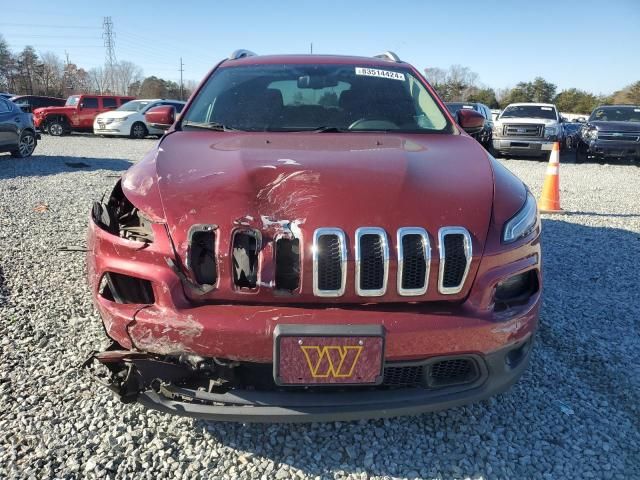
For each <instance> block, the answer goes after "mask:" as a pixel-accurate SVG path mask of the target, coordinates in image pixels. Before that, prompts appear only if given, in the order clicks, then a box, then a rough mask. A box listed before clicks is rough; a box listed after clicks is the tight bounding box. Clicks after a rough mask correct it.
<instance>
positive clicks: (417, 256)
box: [401, 234, 427, 290]
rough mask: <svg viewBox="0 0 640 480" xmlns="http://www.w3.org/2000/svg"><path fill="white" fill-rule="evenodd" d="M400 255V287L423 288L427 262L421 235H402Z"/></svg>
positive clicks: (407, 288)
mask: <svg viewBox="0 0 640 480" xmlns="http://www.w3.org/2000/svg"><path fill="white" fill-rule="evenodd" d="M402 255H403V266H402V279H401V285H402V288H403V289H405V290H410V289H421V288H424V285H425V275H426V272H427V262H426V252H425V246H424V242H423V239H422V236H421V235H417V234H407V235H405V236H403V237H402Z"/></svg>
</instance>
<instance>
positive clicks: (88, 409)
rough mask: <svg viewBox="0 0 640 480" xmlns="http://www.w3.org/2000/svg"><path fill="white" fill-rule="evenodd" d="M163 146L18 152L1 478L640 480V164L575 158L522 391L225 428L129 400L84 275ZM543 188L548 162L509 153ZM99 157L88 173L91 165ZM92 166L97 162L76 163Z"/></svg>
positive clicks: (0, 261) (0, 249)
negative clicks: (371, 417) (95, 376)
mask: <svg viewBox="0 0 640 480" xmlns="http://www.w3.org/2000/svg"><path fill="white" fill-rule="evenodd" d="M153 144H154V141H153V140H143V141H135V140H127V139H100V138H93V137H90V136H81V135H74V136H72V137H66V138H51V137H46V136H45V137H44V138H43V140H42V142H41V143H40V145H39V146H38V149H37V155H35V156H34V157H33V158H31V159H28V160H14V159H11V158H9V157H8V156H5V155H2V156H0V318H1V321H0V407H1V410H0V412H1V413H0V478H29V477H31V478H38V479H40V478H75V477H82V478H93V477H100V478H103V477H110V478H115V477H117V478H136V479H144V478H150V479H156V478H189V479H191V478H199V477H202V478H277V479H284V478H294V477H300V478H394V477H399V478H403V477H409V478H439V479H449V478H474V479H475V478H549V479H559V478H597V479H608V478H619V479H628V478H640V448H639V446H640V408H639V402H638V397H639V394H640V370H639V368H638V363H637V361H636V360H635V357H636V355H637V351H638V347H639V346H640V342H638V336H639V334H640V321H639V319H640V306H639V304H640V302H638V300H639V297H638V291H640V280H639V279H640V276H639V275H638V272H637V268H638V266H639V265H640V263H639V262H638V258H640V202H639V201H638V200H639V196H638V192H639V191H640V170H639V169H638V168H637V167H636V166H632V165H597V164H585V165H575V164H570V163H567V164H564V165H563V166H562V169H561V176H562V177H561V182H562V187H561V188H562V192H561V193H562V202H563V207H564V208H565V209H566V210H567V211H568V212H569V214H568V215H563V216H547V217H545V220H544V227H543V228H544V239H543V243H544V253H545V255H544V269H545V272H544V273H545V280H546V285H545V290H546V291H545V298H544V304H543V308H542V316H541V328H540V331H539V335H538V342H537V345H536V348H535V350H534V354H533V358H532V364H531V366H530V368H529V370H528V371H527V372H526V373H525V375H524V376H523V377H522V379H521V381H520V382H519V383H518V384H517V385H516V386H515V387H514V388H513V389H511V390H510V391H509V392H508V393H506V394H503V395H500V396H498V397H496V398H492V399H490V400H488V401H485V402H482V403H479V404H475V405H471V406H468V407H462V408H456V409H453V410H449V411H445V412H440V413H436V414H426V415H422V416H418V417H405V418H398V419H390V420H376V421H367V422H364V421H363V422H353V423H329V424H309V425H243V424H227V423H207V422H202V421H195V420H190V419H185V418H178V417H170V416H166V415H163V414H159V413H156V412H151V411H145V410H144V409H142V408H141V407H139V406H137V405H122V404H120V403H119V401H118V400H116V398H115V397H114V396H113V395H112V394H111V393H110V392H108V391H106V390H105V389H102V388H99V389H98V388H94V384H93V383H91V382H90V381H89V380H88V379H87V378H86V377H85V376H83V375H82V374H81V373H80V372H79V370H78V365H79V363H80V362H81V361H82V360H83V358H84V356H85V355H86V353H87V352H88V351H90V350H92V349H98V348H101V347H103V346H104V345H106V342H105V340H104V335H103V331H102V328H101V326H100V324H99V318H98V315H97V314H96V313H95V312H94V310H93V308H92V305H91V300H90V296H89V291H88V289H87V287H86V285H85V280H84V258H83V257H84V255H83V254H82V253H77V252H58V251H57V249H58V247H61V246H70V245H83V243H84V236H85V231H86V224H87V215H88V210H89V207H90V205H91V201H92V200H93V199H95V198H96V197H98V196H99V195H100V194H101V193H102V192H103V191H105V190H106V189H107V188H109V187H111V186H112V185H113V183H114V182H115V178H113V177H114V176H116V175H118V174H119V173H120V172H121V171H122V170H124V169H126V168H127V167H128V165H129V162H130V161H135V160H138V159H140V158H141V157H142V155H143V153H144V152H145V151H147V150H148V149H149V148H151V147H152V145H153ZM504 163H505V165H507V167H508V168H510V169H512V170H513V171H514V172H515V173H516V174H518V175H519V176H520V177H521V178H522V179H524V180H525V181H526V182H527V183H528V184H529V185H530V187H531V188H532V190H533V191H534V192H535V194H536V196H537V195H538V194H539V192H540V188H541V184H542V181H543V178H544V171H545V165H544V164H543V163H540V162H536V161H524V160H507V161H505V162H504ZM83 165H84V167H83ZM76 167H83V168H76Z"/></svg>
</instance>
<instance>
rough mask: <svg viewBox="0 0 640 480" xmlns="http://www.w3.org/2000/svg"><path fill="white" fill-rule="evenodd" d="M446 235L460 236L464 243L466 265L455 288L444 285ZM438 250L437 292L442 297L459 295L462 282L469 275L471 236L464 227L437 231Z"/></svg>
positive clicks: (445, 228) (443, 228) (471, 251)
mask: <svg viewBox="0 0 640 480" xmlns="http://www.w3.org/2000/svg"><path fill="white" fill-rule="evenodd" d="M448 235H462V236H463V239H464V240H463V241H464V253H465V257H466V265H465V269H464V272H463V274H462V279H461V280H460V283H459V284H458V285H456V286H455V287H445V285H444V274H445V267H446V265H445V264H446V258H447V257H446V251H445V250H446V249H445V245H444V241H445V237H446V236H448ZM438 250H439V251H440V266H439V272H438V291H439V292H440V293H441V294H443V295H453V294H456V293H460V292H461V291H462V287H463V286H464V282H465V280H466V279H467V275H468V274H469V269H470V268H471V258H472V254H473V250H472V246H471V235H470V234H469V231H468V230H467V229H466V228H464V227H442V228H441V229H440V230H438Z"/></svg>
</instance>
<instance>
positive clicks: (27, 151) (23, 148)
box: [11, 130, 38, 158]
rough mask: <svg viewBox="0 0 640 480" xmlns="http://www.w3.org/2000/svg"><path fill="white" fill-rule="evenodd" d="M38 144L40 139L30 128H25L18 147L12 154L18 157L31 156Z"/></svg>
mask: <svg viewBox="0 0 640 480" xmlns="http://www.w3.org/2000/svg"><path fill="white" fill-rule="evenodd" d="M37 144H38V140H37V139H36V136H35V134H34V133H33V132H31V131H29V130H25V131H24V132H22V134H21V135H20V140H18V148H17V149H16V150H12V151H11V156H12V157H16V158H27V157H30V156H31V154H32V153H33V151H34V150H35V149H36V145H37Z"/></svg>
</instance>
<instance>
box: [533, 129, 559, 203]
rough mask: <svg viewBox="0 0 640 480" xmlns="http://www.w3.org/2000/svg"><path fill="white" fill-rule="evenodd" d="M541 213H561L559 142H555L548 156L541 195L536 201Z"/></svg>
mask: <svg viewBox="0 0 640 480" xmlns="http://www.w3.org/2000/svg"><path fill="white" fill-rule="evenodd" d="M538 209H539V210H540V212H542V213H562V212H563V211H564V210H562V208H560V144H559V143H558V142H555V143H554V144H553V149H552V150H551V156H550V157H549V166H548V167H547V176H546V177H545V179H544V185H543V187H542V195H540V200H539V201H538Z"/></svg>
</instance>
